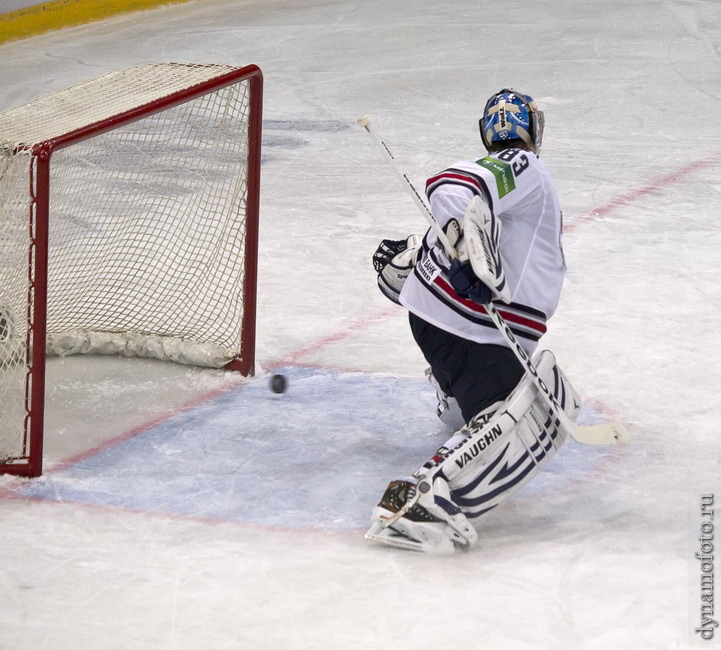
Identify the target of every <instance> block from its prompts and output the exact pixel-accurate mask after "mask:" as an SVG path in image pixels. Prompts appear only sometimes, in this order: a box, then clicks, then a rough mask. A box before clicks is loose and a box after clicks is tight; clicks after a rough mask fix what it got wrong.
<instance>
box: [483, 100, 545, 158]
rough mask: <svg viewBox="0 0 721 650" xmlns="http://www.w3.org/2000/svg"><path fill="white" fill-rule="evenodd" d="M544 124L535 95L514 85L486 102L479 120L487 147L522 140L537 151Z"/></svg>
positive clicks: (541, 139)
mask: <svg viewBox="0 0 721 650" xmlns="http://www.w3.org/2000/svg"><path fill="white" fill-rule="evenodd" d="M544 123H545V122H544V118H543V111H539V110H538V107H537V106H536V102H535V101H534V100H533V97H531V96H530V95H524V94H523V93H518V92H515V91H514V90H513V89H511V88H504V89H503V90H501V91H499V92H497V93H496V94H495V95H493V96H492V97H491V98H490V99H489V100H488V102H486V108H485V109H484V111H483V117H482V118H481V119H480V120H479V122H478V124H479V126H480V129H481V139H482V140H483V144H484V145H486V148H487V149H489V150H490V149H491V148H492V147H494V146H497V144H498V143H503V142H505V141H508V140H522V141H523V142H525V143H526V145H528V146H529V147H531V148H532V150H533V151H535V152H536V153H540V151H541V142H542V141H543V126H544Z"/></svg>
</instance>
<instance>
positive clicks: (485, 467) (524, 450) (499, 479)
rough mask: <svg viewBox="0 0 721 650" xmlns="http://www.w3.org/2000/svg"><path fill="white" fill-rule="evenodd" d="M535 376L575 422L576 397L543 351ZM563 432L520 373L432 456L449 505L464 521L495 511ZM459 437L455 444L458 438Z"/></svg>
mask: <svg viewBox="0 0 721 650" xmlns="http://www.w3.org/2000/svg"><path fill="white" fill-rule="evenodd" d="M536 368H537V370H538V375H539V377H540V378H541V379H542V380H543V381H544V382H545V384H546V386H548V388H549V389H550V390H551V392H552V394H553V395H554V396H555V397H556V399H557V401H558V402H559V404H560V405H561V407H562V408H563V409H564V411H565V412H566V413H567V414H568V416H569V417H570V418H571V419H572V420H575V418H576V416H577V415H578V411H579V410H580V404H581V402H580V399H579V398H578V395H577V394H576V392H575V390H574V389H573V387H572V386H571V384H570V383H569V382H568V380H567V379H566V378H565V376H564V375H563V373H562V372H561V370H560V369H559V368H558V366H557V365H556V362H555V358H554V357H553V354H552V353H551V352H549V351H547V350H546V351H544V352H542V353H541V354H540V355H539V356H538V361H537V364H536ZM568 433H569V432H568V431H566V430H565V429H564V428H562V426H561V424H560V422H559V421H558V419H557V418H556V417H555V416H554V414H553V411H552V410H551V408H550V407H549V405H548V404H547V403H546V399H545V398H544V397H543V396H542V395H540V393H539V390H538V388H537V386H536V384H535V382H534V380H533V378H531V377H530V376H528V375H524V377H523V379H522V380H521V381H520V382H519V384H518V386H516V388H515V389H514V390H513V392H512V393H511V394H510V395H509V397H508V399H506V400H505V401H504V402H502V403H501V404H500V405H498V407H497V408H496V409H495V412H492V410H491V409H488V410H486V411H484V412H482V413H480V414H479V415H477V416H476V417H474V418H473V419H472V420H471V421H470V422H469V423H468V425H467V426H465V427H463V428H462V429H461V430H460V431H459V432H457V434H456V435H455V436H454V437H453V438H451V440H450V441H449V442H448V443H447V445H446V448H442V449H441V450H440V451H439V454H438V455H437V456H436V457H434V459H433V463H434V464H437V467H436V468H435V469H430V468H429V467H428V464H427V465H426V471H428V470H429V469H430V471H428V476H429V477H430V476H432V475H433V474H436V473H438V474H441V475H442V476H443V478H445V479H446V480H447V481H448V485H449V486H450V496H451V499H452V501H453V502H454V503H455V504H456V505H457V506H459V507H460V508H461V509H462V511H463V513H464V514H465V515H466V516H467V517H469V518H473V517H479V516H480V515H483V514H484V513H486V512H488V511H489V510H491V509H493V508H495V507H496V506H497V505H499V504H500V503H501V502H502V501H504V500H505V499H507V498H508V497H509V496H511V495H512V494H513V493H515V492H516V491H517V490H518V489H520V488H521V487H522V486H523V485H525V484H526V483H527V482H528V481H529V480H531V479H532V478H533V477H534V476H535V475H536V474H537V473H538V472H539V471H540V470H541V469H542V468H543V467H544V466H545V465H546V464H547V463H548V462H549V461H550V459H551V458H552V457H553V456H554V455H555V453H556V452H557V451H558V449H559V448H560V447H561V445H562V444H563V443H564V442H565V440H566V437H567V435H568ZM459 439H460V440H459Z"/></svg>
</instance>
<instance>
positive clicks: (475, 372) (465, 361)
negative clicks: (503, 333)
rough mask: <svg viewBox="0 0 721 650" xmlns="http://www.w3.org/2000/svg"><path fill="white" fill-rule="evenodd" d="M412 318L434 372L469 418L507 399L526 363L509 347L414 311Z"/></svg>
mask: <svg viewBox="0 0 721 650" xmlns="http://www.w3.org/2000/svg"><path fill="white" fill-rule="evenodd" d="M409 320H410V324H411V331H412V332H413V338H414V339H415V340H416V343H417V344H418V347H420V349H421V352H423V356H424V357H425V358H426V361H427V362H428V363H429V365H430V366H431V369H432V370H433V375H434V376H435V378H436V380H437V381H438V383H439V384H440V386H441V388H442V389H443V390H444V392H445V393H446V394H447V395H449V396H452V397H455V398H456V401H457V402H458V406H460V408H461V413H462V414H463V419H464V420H465V421H466V422H468V421H469V420H470V419H471V418H472V417H473V416H474V415H476V414H477V413H479V412H480V411H482V410H483V409H485V408H487V407H489V406H490V405H491V404H493V403H494V402H497V401H499V400H504V399H506V397H508V395H509V394H510V392H511V391H512V390H513V389H514V388H515V387H516V385H517V384H518V382H519V381H520V379H521V377H522V376H523V373H524V368H523V366H522V365H521V363H520V362H519V361H518V359H517V358H516V355H515V354H514V353H513V352H512V351H511V350H510V349H509V348H507V347H504V346H502V345H492V344H481V343H476V342H475V341H469V340H468V339H464V338H461V337H459V336H456V335H455V334H451V333H449V332H446V331H445V330H442V329H440V328H438V327H436V326H435V325H431V324H430V323H428V322H426V321H424V320H423V319H422V318H419V317H418V316H416V315H415V314H409Z"/></svg>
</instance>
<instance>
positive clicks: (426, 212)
mask: <svg viewBox="0 0 721 650" xmlns="http://www.w3.org/2000/svg"><path fill="white" fill-rule="evenodd" d="M359 123H360V120H359ZM362 126H363V128H364V129H365V130H366V131H367V132H368V133H369V134H370V136H371V137H372V138H373V140H374V141H375V143H376V144H377V145H378V147H379V148H380V149H381V151H382V152H383V155H384V156H385V157H386V160H388V162H389V163H390V166H391V168H392V169H393V172H394V173H395V175H396V176H397V177H398V180H399V181H400V182H401V184H402V185H403V187H405V188H406V190H407V191H408V193H409V194H410V195H411V198H412V199H413V201H414V203H415V204H416V205H417V206H418V209H419V210H420V211H421V213H422V214H423V216H424V217H425V219H426V221H427V222H428V225H429V226H430V227H431V228H433V230H434V232H435V233H436V236H437V237H438V240H439V241H440V242H441V244H443V248H444V250H445V251H446V255H448V257H449V258H450V259H452V260H453V259H456V258H457V257H458V254H457V253H456V249H455V248H454V247H453V246H452V245H451V242H450V241H449V240H448V236H447V235H446V233H445V232H444V231H443V228H441V226H440V224H439V223H438V222H437V221H436V219H435V217H434V216H433V213H432V212H431V210H430V208H429V207H428V206H427V205H426V203H425V201H424V200H423V199H422V198H421V195H420V194H419V193H418V190H417V189H416V188H415V186H414V185H413V183H412V182H411V180H410V179H409V178H408V176H406V174H405V173H404V172H403V170H402V169H401V168H400V167H399V166H398V163H396V159H395V158H394V157H393V154H392V153H391V150H390V149H389V148H388V145H387V144H386V143H385V142H384V141H383V140H382V139H381V137H380V136H379V135H378V134H377V133H376V132H375V130H374V129H373V127H371V125H370V121H366V122H364V123H363V124H362Z"/></svg>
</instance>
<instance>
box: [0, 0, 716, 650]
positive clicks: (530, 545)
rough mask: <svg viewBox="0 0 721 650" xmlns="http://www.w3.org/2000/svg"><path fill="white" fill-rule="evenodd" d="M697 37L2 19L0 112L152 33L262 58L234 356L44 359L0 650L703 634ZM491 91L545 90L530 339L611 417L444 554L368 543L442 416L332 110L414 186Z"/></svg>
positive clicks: (689, 7) (705, 119)
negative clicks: (30, 23) (201, 366)
mask: <svg viewBox="0 0 721 650" xmlns="http://www.w3.org/2000/svg"><path fill="white" fill-rule="evenodd" d="M291 4H292V7H291V8H289V5H291ZM720 45H721V7H720V6H719V5H718V3H716V2H706V1H703V0H665V1H664V0H648V1H645V2H640V1H639V2H635V1H631V2H621V1H619V0H596V1H590V0H589V1H584V2H579V1H577V0H554V1H553V2H534V1H533V0H510V1H507V2H503V3H491V2H487V1H485V0H484V1H482V2H480V1H479V2H468V1H461V0H447V1H446V2H444V3H436V2H428V1H427V0H416V1H414V2H411V1H409V0H398V1H397V2H387V1H381V0H367V1H363V2H361V1H360V0H338V1H335V2H331V1H328V0H296V1H295V2H293V3H289V2H281V1H280V0H264V1H260V0H243V1H231V0H225V1H223V0H204V1H203V2H195V3H191V4H187V5H181V6H177V7H166V8H162V9H158V10H156V11H150V12H142V13H137V14H132V15H128V16H125V17H120V18H116V19H112V20H108V21H105V22H103V23H98V24H93V25H88V26H85V27H80V28H75V29H70V30H65V31H62V32H58V33H55V34H49V35H45V36H41V37H36V38H32V39H28V40H24V41H19V42H16V43H10V44H6V45H4V46H2V47H0V82H2V87H3V93H2V96H0V108H8V107H10V106H14V105H17V104H19V103H22V102H24V101H27V100H30V99H32V98H34V97H36V96H38V95H40V94H44V93H46V92H50V91H52V90H57V89H60V88H63V87H65V86H68V85H70V84H72V83H76V82H78V81H82V80H84V79H87V78H89V77H92V76H96V75H99V74H102V73H104V72H107V71H109V70H113V69H118V68H122V67H127V66H131V65H135V64H140V63H147V62H154V61H188V62H221V63H231V64H236V65H240V64H246V63H256V64H258V65H259V66H260V67H261V68H262V69H263V71H264V74H265V82H266V86H265V88H266V95H265V107H264V110H265V123H264V154H263V157H264V160H263V178H262V204H261V209H262V215H261V219H262V228H261V242H260V256H261V261H260V269H259V272H260V286H259V300H260V302H259V315H258V329H259V332H258V333H259V340H258V359H259V376H258V378H257V379H256V380H254V381H252V382H250V383H246V384H244V385H242V382H238V379H237V378H236V377H233V376H229V375H226V374H225V373H222V372H219V371H211V370H198V369H190V368H184V367H177V366H170V365H169V364H162V363H160V362H150V361H139V360H132V359H109V358H88V359H77V358H67V359H64V360H58V359H56V360H53V361H51V363H50V367H49V384H48V388H49V396H48V410H49V413H48V426H47V430H48V434H47V442H46V444H47V450H46V456H45V461H46V467H47V472H46V475H45V477H43V478H42V479H39V480H36V481H30V482H28V481H18V480H11V479H8V478H0V487H1V488H4V492H3V494H2V498H0V527H1V530H2V534H0V649H2V650H10V649H12V650H15V649H16V648H23V649H25V648H28V649H32V650H35V649H44V648H52V649H54V650H71V649H72V650H75V649H85V648H103V649H106V648H107V649H115V648H117V649H128V648H132V649H135V648H141V649H145V648H148V649H150V648H152V649H155V648H172V649H183V650H185V649H191V648H192V649H195V648H210V649H221V648H222V649H225V648H229V649H238V648H239V649H245V648H252V649H256V648H261V649H265V648H268V649H278V648H282V649H285V648H288V649H296V648H299V649H305V648H322V649H325V648H333V649H336V648H394V649H395V648H399V649H406V648H413V649H419V648H441V647H448V648H474V649H475V648H490V649H497V648H503V649H506V648H508V649H511V650H516V649H519V650H525V649H536V648H554V649H556V648H564V649H565V648H569V649H574V650H575V649H580V648H602V649H606V648H623V649H626V648H628V649H636V648H649V649H654V650H656V649H659V648H660V649H666V648H684V647H687V646H689V645H691V644H693V643H694V641H697V639H698V635H697V634H695V633H694V628H696V627H697V626H698V625H699V622H700V601H699V597H698V593H697V592H698V581H699V574H700V569H699V562H698V561H697V560H695V559H694V557H693V554H694V553H695V552H697V551H698V547H699V542H698V540H697V538H698V535H699V527H700V523H701V519H700V515H699V500H700V497H701V495H703V494H709V493H713V494H715V496H716V500H717V502H718V500H719V499H721V478H720V475H721V444H720V443H719V435H720V427H719V423H718V418H719V406H718V395H719V391H720V390H721V367H720V366H719V364H718V361H717V359H718V357H719V353H720V352H721V334H720V333H719V328H718V321H719V315H720V313H719V312H721V282H719V277H718V276H719V268H720V266H721V264H720V262H721V228H720V227H719V214H720V213H721V205H720V204H721V201H720V200H719V199H720V198H721V196H720V194H721V181H720V180H719V176H718V170H719V163H720V162H721V104H720V103H719V102H720V101H721V67H720V62H719V54H718V50H719V47H720ZM506 85H509V86H513V87H516V88H520V89H524V90H526V91H527V92H529V93H531V94H533V95H535V96H536V97H537V99H538V100H539V103H540V104H541V107H542V108H543V109H544V110H545V111H546V118H547V129H546V139H545V147H544V151H543V157H544V159H545V161H546V163H547V164H548V166H549V167H550V169H551V171H552V172H553V174H554V176H555V178H556V180H557V184H558V187H559V192H560V195H561V199H562V204H563V207H564V212H565V218H566V225H567V230H566V235H565V240H564V243H565V250H566V255H567V258H568V262H569V276H568V280H567V284H566V287H565V289H564V293H563V296H562V300H561V305H560V308H559V311H558V313H557V314H556V316H555V317H554V318H553V319H552V321H551V324H550V325H551V327H550V332H549V334H548V335H547V336H546V338H545V339H544V344H545V345H546V346H547V347H550V348H551V349H553V350H554V352H555V353H556V355H557V357H558V359H559V361H560V363H561V364H562V366H563V367H564V369H565V370H566V372H567V374H568V375H569V376H570V377H571V378H572V380H573V382H574V385H575V386H576V387H577V389H578V390H579V392H580V393H581V394H582V396H583V397H584V399H585V400H587V412H586V415H587V416H588V417H591V416H592V415H593V414H594V413H595V414H599V413H600V414H605V415H606V416H607V417H609V418H613V419H619V420H622V421H623V422H625V423H626V424H627V426H628V427H629V429H630V430H631V433H632V436H633V442H632V444H631V445H628V446H623V447H617V448H604V449H589V448H586V447H581V446H579V445H573V444H572V443H569V444H568V445H567V446H566V447H565V448H564V449H563V450H562V451H561V453H560V454H559V456H558V457H557V458H556V459H555V460H554V463H552V465H551V466H550V467H549V470H548V472H547V473H546V474H545V475H542V476H541V477H539V479H538V481H537V482H534V483H532V484H531V485H529V486H528V488H527V489H525V490H524V491H522V492H521V493H519V494H518V495H517V497H516V498H514V499H513V500H511V501H510V502H508V503H507V504H505V505H504V506H503V507H501V508H499V509H497V510H496V511H495V512H494V513H492V514H491V515H489V516H488V517H487V519H486V521H485V522H484V526H483V528H482V530H481V541H480V544H479V546H478V547H477V548H476V549H474V550H473V551H472V552H470V553H468V554H464V555H458V556H454V557H451V558H446V559H439V558H433V557H428V556H422V555H415V554H411V553H407V552H403V551H393V550H389V549H387V548H378V547H375V546H372V545H369V544H368V543H366V542H365V541H364V540H363V539H362V531H363V529H364V527H365V517H366V516H367V514H368V513H369V512H370V509H371V507H372V506H373V505H374V503H375V501H376V500H377V498H378V496H380V492H381V491H382V489H383V486H384V484H385V482H386V481H387V480H390V479H391V478H394V477H395V475H396V474H397V473H405V472H407V471H410V470H412V469H413V468H414V467H415V466H416V465H417V464H418V462H419V460H423V459H424V458H425V455H426V454H427V453H431V452H432V451H433V450H434V449H435V446H436V445H437V444H438V443H439V442H442V440H443V439H444V436H445V433H444V432H443V431H442V429H440V427H439V425H438V424H437V423H436V422H435V421H434V418H433V415H432V409H433V405H432V403H431V399H430V398H431V396H430V393H429V392H428V389H427V387H426V386H425V384H424V383H423V381H422V373H423V368H424V364H423V362H422V359H421V358H420V355H419V353H418V352H417V351H416V349H415V347H414V345H413V342H412V340H411V338H410V336H409V334H408V331H407V324H406V320H405V315H404V314H403V312H402V311H400V310H397V309H395V308H394V307H393V306H392V305H390V303H387V302H386V301H385V300H384V299H383V297H382V296H381V295H380V294H379V293H378V291H377V289H376V287H375V279H374V277H373V272H372V267H371V265H370V255H371V254H372V252H373V250H374V249H375V246H376V245H377V242H378V240H379V239H380V238H382V237H394V236H398V237H400V236H405V235H406V234H408V233H409V232H413V231H419V230H422V229H423V228H424V226H423V221H422V218H421V216H420V215H419V214H418V212H417V210H416V208H415V207H414V206H413V204H412V203H411V202H410V200H409V199H408V197H407V196H406V195H405V194H404V192H403V190H402V189H401V188H400V186H399V185H398V184H397V181H396V180H395V178H394V177H393V176H392V174H391V173H390V171H389V170H388V168H387V166H386V164H385V163H384V161H383V160H382V158H381V157H380V156H379V153H378V152H377V151H376V149H375V148H374V145H373V143H372V142H371V141H370V139H369V138H368V137H367V136H366V135H365V134H364V133H363V131H362V130H361V129H359V128H358V127H357V126H355V120H356V118H358V117H359V116H360V115H363V114H365V113H370V114H372V115H373V116H374V118H375V124H376V127H377V129H378V131H379V132H380V133H381V134H382V135H383V136H384V138H385V139H386V140H387V141H388V143H389V145H390V146H391V147H392V149H393V151H394V154H395V155H396V159H397V160H398V162H399V163H400V164H401V166H402V167H403V168H404V169H405V170H406V171H407V172H408V173H409V175H410V177H411V178H412V179H413V180H414V182H415V183H416V184H417V185H418V186H419V187H420V186H422V183H423V180H424V179H425V177H426V176H428V175H430V174H432V173H433V172H435V171H438V170H439V169H440V168H442V167H444V166H446V165H447V164H450V163H452V162H454V161H456V160H458V159H461V158H466V157H469V156H473V155H476V154H479V153H481V152H482V149H481V146H480V141H479V139H478V137H477V126H476V122H477V118H478V115H479V111H480V110H481V108H482V103H483V101H484V100H485V98H486V96H487V95H488V94H489V93H490V92H493V91H495V90H498V89H499V88H500V87H502V86H506ZM277 367H283V368H285V369H286V370H284V372H287V374H288V375H289V376H290V378H291V383H290V389H289V391H288V393H287V394H286V395H284V396H282V397H277V396H274V395H272V394H271V393H270V392H268V390H267V388H266V377H265V376H264V372H267V371H271V370H272V369H274V368H277ZM239 383H240V384H241V385H240V386H239V385H238V384H239ZM717 511H718V509H717ZM717 521H718V518H717ZM717 528H718V527H717ZM717 539H718V535H717ZM717 582H718V580H717ZM720 610H721V600H720V599H719V598H718V597H717V598H716V611H717V612H719V611H720ZM716 618H717V619H718V616H716ZM719 637H721V632H719V633H718V634H717V635H716V639H715V640H714V641H711V642H707V643H705V644H703V643H702V644H701V645H702V646H703V645H706V646H709V645H712V644H714V643H718V639H719Z"/></svg>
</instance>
